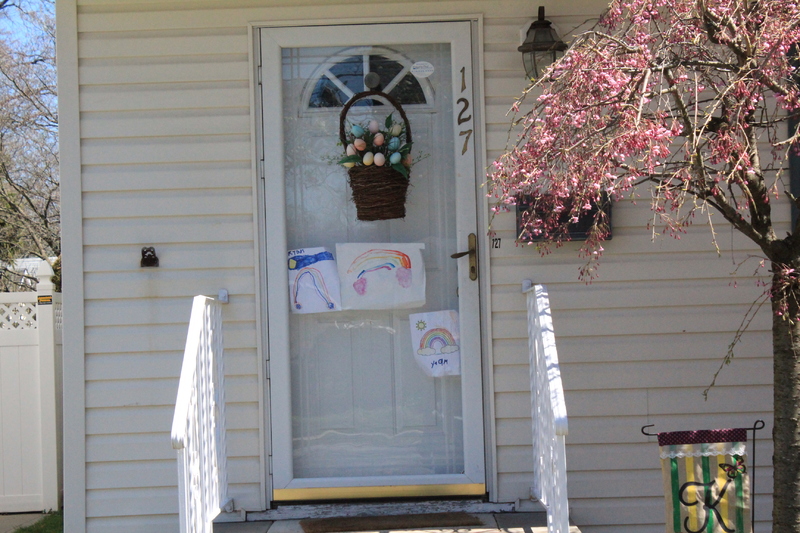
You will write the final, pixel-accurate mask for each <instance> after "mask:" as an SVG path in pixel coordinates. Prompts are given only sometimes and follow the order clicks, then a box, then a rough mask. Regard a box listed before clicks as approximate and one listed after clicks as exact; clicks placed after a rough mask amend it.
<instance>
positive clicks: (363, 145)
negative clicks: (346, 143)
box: [353, 139, 367, 152]
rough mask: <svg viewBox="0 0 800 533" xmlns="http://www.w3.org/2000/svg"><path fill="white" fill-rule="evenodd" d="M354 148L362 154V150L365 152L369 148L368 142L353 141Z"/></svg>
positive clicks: (361, 140)
mask: <svg viewBox="0 0 800 533" xmlns="http://www.w3.org/2000/svg"><path fill="white" fill-rule="evenodd" d="M353 146H354V147H355V149H356V150H358V151H359V152H361V151H362V150H365V149H366V148H367V141H365V140H364V139H356V140H355V141H353Z"/></svg>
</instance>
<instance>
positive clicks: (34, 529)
mask: <svg viewBox="0 0 800 533" xmlns="http://www.w3.org/2000/svg"><path fill="white" fill-rule="evenodd" d="M63 532H64V516H63V515H62V513H61V511H59V512H57V513H49V514H46V515H44V518H42V519H41V520H39V521H38V522H36V523H35V524H33V525H32V526H28V527H21V528H19V529H17V530H15V531H14V533H63Z"/></svg>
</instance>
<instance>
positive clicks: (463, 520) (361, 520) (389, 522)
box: [300, 513, 483, 533]
mask: <svg viewBox="0 0 800 533" xmlns="http://www.w3.org/2000/svg"><path fill="white" fill-rule="evenodd" d="M481 525H483V522H481V521H480V519H479V518H478V517H477V516H473V515H471V514H467V513H425V514H404V515H389V516H353V517H342V518H307V519H305V520H300V526H301V527H302V528H303V531H304V532H305V533H333V532H340V531H386V530H391V529H417V528H423V527H424V528H440V527H464V526H481Z"/></svg>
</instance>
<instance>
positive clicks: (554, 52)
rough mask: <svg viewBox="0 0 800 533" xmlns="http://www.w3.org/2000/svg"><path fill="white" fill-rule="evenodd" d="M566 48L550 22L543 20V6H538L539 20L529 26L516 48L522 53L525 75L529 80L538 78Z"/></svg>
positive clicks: (565, 44)
mask: <svg viewBox="0 0 800 533" xmlns="http://www.w3.org/2000/svg"><path fill="white" fill-rule="evenodd" d="M567 48H568V46H567V43H565V42H564V41H562V40H561V38H560V37H559V36H558V33H557V32H556V30H554V29H553V28H552V26H551V25H550V21H549V20H545V19H544V6H539V19H538V20H535V21H534V22H533V24H531V27H530V28H528V34H527V36H526V37H525V41H524V42H523V43H522V46H520V47H519V48H517V50H518V51H520V52H522V64H523V65H525V74H526V75H527V76H528V78H530V79H531V80H535V79H537V78H539V76H540V75H541V73H542V72H544V69H545V68H547V66H548V65H550V63H552V62H553V61H555V60H556V59H557V58H558V56H559V55H560V54H561V53H563V52H564V50H566V49H567Z"/></svg>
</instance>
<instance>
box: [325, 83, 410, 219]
mask: <svg viewBox="0 0 800 533" xmlns="http://www.w3.org/2000/svg"><path fill="white" fill-rule="evenodd" d="M370 96H379V97H381V98H383V99H385V100H386V101H387V102H389V103H390V104H391V105H392V106H394V108H395V109H396V110H397V112H398V113H399V114H400V117H401V118H402V119H403V122H402V123H399V122H395V121H394V120H393V118H392V115H393V114H394V113H391V114H389V116H388V117H386V120H385V122H384V124H383V127H381V124H380V123H379V122H378V121H377V120H370V121H369V123H368V124H366V125H364V126H362V125H359V124H354V125H352V126H351V128H350V131H346V127H345V122H346V119H347V113H348V111H349V110H350V108H351V107H352V106H353V105H354V104H355V103H356V102H357V101H359V100H362V99H364V98H368V97H370ZM339 139H340V140H341V141H342V145H343V146H345V156H344V157H343V158H342V159H341V161H339V162H340V163H341V164H342V165H344V166H345V167H346V168H347V173H348V176H349V180H348V181H349V183H350V189H351V190H352V192H353V203H355V204H356V217H357V218H358V220H366V221H370V220H389V219H393V218H405V216H406V195H407V193H408V183H409V169H410V167H411V156H410V153H411V124H410V123H409V121H408V117H407V116H406V113H405V111H404V110H403V106H401V105H400V103H399V102H398V101H397V100H395V99H394V98H392V97H391V96H389V95H388V94H386V93H384V92H381V91H375V90H373V91H364V92H360V93H358V94H356V95H354V96H353V97H352V98H351V99H350V100H349V101H348V102H347V104H345V106H344V108H342V112H341V114H340V115H339Z"/></svg>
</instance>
